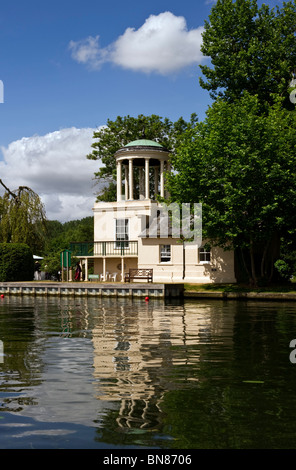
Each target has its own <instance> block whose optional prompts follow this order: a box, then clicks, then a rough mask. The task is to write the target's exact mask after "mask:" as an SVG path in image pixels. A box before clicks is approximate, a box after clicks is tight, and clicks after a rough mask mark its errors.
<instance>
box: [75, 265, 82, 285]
mask: <svg viewBox="0 0 296 470" xmlns="http://www.w3.org/2000/svg"><path fill="white" fill-rule="evenodd" d="M80 274H81V266H80V264H79V263H77V264H76V270H75V281H80Z"/></svg>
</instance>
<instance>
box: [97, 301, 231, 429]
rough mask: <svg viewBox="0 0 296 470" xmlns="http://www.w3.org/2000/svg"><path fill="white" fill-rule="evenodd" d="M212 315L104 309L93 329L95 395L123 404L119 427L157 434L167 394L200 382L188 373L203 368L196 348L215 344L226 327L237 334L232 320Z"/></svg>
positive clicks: (131, 306)
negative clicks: (216, 334)
mask: <svg viewBox="0 0 296 470" xmlns="http://www.w3.org/2000/svg"><path fill="white" fill-rule="evenodd" d="M211 313H212V308H211V307H209V306H207V305H202V304H200V305H199V308H198V309H197V308H196V305H190V304H188V305H187V306H186V308H184V306H183V305H175V306H172V305H170V306H168V305H165V304H164V303H154V302H153V303H146V304H145V303H144V304H143V302H141V301H139V302H135V301H133V302H132V301H130V302H124V303H122V304H121V305H120V304H119V305H118V306H117V309H116V311H115V310H114V304H113V303H109V304H108V305H106V304H105V305H103V306H102V307H101V315H100V316H97V317H96V324H95V325H94V329H93V345H94V377H95V379H96V387H95V390H96V397H97V398H98V399H100V400H104V401H106V402H113V401H119V402H120V410H119V415H118V417H117V420H116V421H117V424H118V426H120V427H138V428H151V427H152V428H154V429H155V427H156V426H157V424H158V423H159V422H161V420H160V417H161V401H162V398H163V394H164V393H165V392H166V391H168V390H177V389H184V387H186V386H187V384H189V386H190V387H191V386H192V381H193V380H197V379H194V378H193V377H191V374H192V368H191V369H190V376H187V368H186V367H188V366H195V367H198V364H199V362H200V360H201V357H200V355H201V350H200V348H196V346H197V345H199V346H201V345H202V343H203V342H205V343H206V342H207V341H209V340H210V337H211V331H216V332H217V330H219V328H221V326H222V325H221V322H222V324H223V326H224V328H225V323H227V324H228V326H227V327H228V328H229V331H230V332H231V331H232V324H231V323H232V319H230V320H229V319H228V321H227V318H223V319H222V318H221V317H219V315H217V314H216V315H215V318H211ZM229 342H230V343H231V336H230V338H229ZM188 372H189V371H188Z"/></svg>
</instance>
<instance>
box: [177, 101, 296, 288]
mask: <svg viewBox="0 0 296 470" xmlns="http://www.w3.org/2000/svg"><path fill="white" fill-rule="evenodd" d="M259 109H260V100H259V98H258V97H256V96H250V95H249V94H248V93H245V94H244V95H243V97H242V98H241V99H240V100H238V101H236V102H234V103H227V102H225V101H223V100H217V101H216V102H215V103H214V104H213V106H212V107H211V108H209V110H208V111H207V117H206V119H205V121H204V122H201V123H198V124H197V125H196V127H195V129H188V130H187V131H186V132H185V133H184V136H183V139H182V142H180V146H179V148H178V149H177V152H176V154H175V156H173V160H172V163H173V167H174V169H175V170H176V172H175V173H172V175H171V176H170V179H169V191H170V193H171V198H172V200H173V201H178V202H180V203H181V202H190V203H194V202H199V203H202V204H203V229H204V233H203V237H204V238H206V239H208V240H209V242H210V243H211V244H212V245H218V246H221V247H223V248H224V249H234V250H239V251H240V253H241V254H242V256H243V258H242V259H243V261H244V265H245V268H246V269H247V271H248V275H249V279H250V280H251V282H252V283H253V284H257V282H258V280H259V279H260V278H261V279H262V278H264V279H268V280H270V279H271V278H272V274H273V265H274V261H275V259H276V258H277V256H278V252H279V238H280V237H281V236H283V234H285V233H290V234H291V233H294V234H295V231H296V174H295V166H296V155H295V141H296V116H295V112H291V111H287V110H285V109H283V108H282V107H281V104H280V103H276V104H274V105H272V106H271V105H270V106H269V108H268V112H267V113H266V114H260V113H259ZM246 253H247V255H248V257H247V259H246V256H245V255H246Z"/></svg>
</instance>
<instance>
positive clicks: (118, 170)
mask: <svg viewBox="0 0 296 470" xmlns="http://www.w3.org/2000/svg"><path fill="white" fill-rule="evenodd" d="M121 178H122V174H121V162H117V201H121V186H122V182H121Z"/></svg>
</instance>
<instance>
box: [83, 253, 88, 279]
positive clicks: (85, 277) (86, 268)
mask: <svg viewBox="0 0 296 470" xmlns="http://www.w3.org/2000/svg"><path fill="white" fill-rule="evenodd" d="M84 271H85V273H84V280H85V281H88V258H85V260H84Z"/></svg>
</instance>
